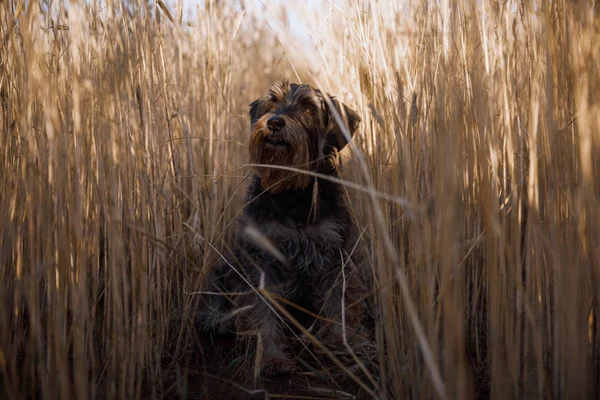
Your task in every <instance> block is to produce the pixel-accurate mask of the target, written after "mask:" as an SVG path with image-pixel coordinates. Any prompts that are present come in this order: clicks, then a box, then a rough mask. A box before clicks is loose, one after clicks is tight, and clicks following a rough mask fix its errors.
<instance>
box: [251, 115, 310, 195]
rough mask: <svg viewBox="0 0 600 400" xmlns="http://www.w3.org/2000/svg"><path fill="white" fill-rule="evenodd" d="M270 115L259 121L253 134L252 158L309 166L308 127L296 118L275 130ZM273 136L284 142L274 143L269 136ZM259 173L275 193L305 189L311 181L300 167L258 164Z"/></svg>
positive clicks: (278, 163) (256, 161)
mask: <svg viewBox="0 0 600 400" xmlns="http://www.w3.org/2000/svg"><path fill="white" fill-rule="evenodd" d="M267 119H268V116H265V117H263V118H261V119H260V120H258V121H257V122H256V124H255V128H254V131H253V132H252V136H251V137H250V145H249V148H250V161H251V162H252V163H253V164H268V165H274V166H278V165H280V166H285V167H293V168H297V169H301V170H304V171H306V170H308V168H309V162H310V153H309V146H308V136H307V134H306V131H305V130H304V128H303V127H302V126H300V125H299V124H298V123H296V122H294V121H287V124H286V126H285V128H284V129H282V130H281V131H279V132H276V133H272V132H270V131H269V130H268V129H267V127H266V120H267ZM273 137H277V138H279V139H281V140H282V144H277V145H273V144H270V143H269V142H268V139H270V138H271V139H272V138H273ZM257 173H258V174H259V175H260V178H261V183H262V186H263V188H264V189H265V190H268V191H270V192H272V193H278V192H283V191H286V190H299V189H304V188H306V187H307V186H308V185H309V184H310V182H311V177H310V175H307V174H304V173H302V172H299V171H288V170H284V169H279V168H268V167H258V168H257Z"/></svg>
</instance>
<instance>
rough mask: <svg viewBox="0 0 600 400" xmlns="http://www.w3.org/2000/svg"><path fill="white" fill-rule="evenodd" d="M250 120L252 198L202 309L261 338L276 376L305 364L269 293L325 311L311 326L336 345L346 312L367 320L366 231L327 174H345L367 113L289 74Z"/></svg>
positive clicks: (209, 280)
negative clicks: (344, 155)
mask: <svg viewBox="0 0 600 400" xmlns="http://www.w3.org/2000/svg"><path fill="white" fill-rule="evenodd" d="M339 121H341V122H342V124H341V125H343V128H342V126H341V125H340V124H339ZM250 122H251V136H250V140H249V151H250V159H251V162H252V164H253V165H255V167H254V171H253V172H254V175H253V177H252V180H251V183H250V185H249V187H248V191H247V194H246V197H245V203H246V205H245V208H244V209H243V213H242V214H241V216H240V217H239V218H238V221H237V230H236V238H235V243H234V245H233V247H232V250H231V254H230V255H229V256H228V257H225V259H223V260H221V262H220V263H218V264H217V266H216V267H215V268H214V269H213V270H212V271H211V272H210V273H209V274H208V276H207V277H206V278H205V287H204V293H205V296H204V298H203V304H201V306H200V312H199V314H198V315H199V320H200V324H201V326H202V328H203V329H205V330H209V331H212V332H216V333H222V334H224V333H227V332H233V333H235V334H236V335H238V336H239V337H243V336H248V335H249V336H251V337H253V338H255V339H256V345H257V346H258V348H257V354H259V353H260V354H261V355H262V356H261V361H260V362H261V369H262V371H263V372H264V373H265V374H268V375H274V374H281V373H287V372H289V371H291V370H292V369H293V368H294V365H295V361H294V360H293V359H291V358H290V354H289V351H290V336H291V335H290V334H289V332H287V331H286V318H284V317H282V316H281V315H280V313H279V312H277V308H276V307H274V305H273V304H272V303H271V302H270V301H269V300H268V299H267V296H264V295H262V294H261V293H263V294H264V293H265V292H264V291H265V290H266V291H268V293H269V294H270V296H268V297H269V298H270V299H274V298H279V299H283V300H284V301H285V302H280V304H281V305H283V306H285V307H286V309H292V310H296V311H297V310H298V309H303V310H304V311H308V313H309V314H313V316H314V315H318V316H319V317H317V318H316V319H314V320H313V321H312V325H311V326H310V327H309V328H310V329H312V330H313V331H314V332H315V335H316V337H317V338H319V340H323V341H324V342H326V343H331V344H333V345H336V344H337V345H339V346H341V345H342V327H341V316H342V313H343V314H344V322H345V325H344V326H348V327H352V328H360V327H361V326H362V324H363V322H362V320H363V317H364V315H365V312H364V305H363V303H362V302H361V301H360V298H361V297H362V296H364V295H365V293H367V291H368V287H369V284H368V281H369V280H368V278H366V275H367V274H365V273H364V271H362V270H361V269H360V267H361V263H362V264H364V262H362V261H360V260H358V259H359V258H360V257H359V254H361V253H362V252H361V251H359V250H357V247H360V246H357V243H358V233H357V232H358V230H357V228H356V226H355V224H354V222H353V219H352V216H351V213H350V209H349V207H348V205H347V203H346V200H345V195H344V193H345V192H344V190H343V186H342V185H341V184H339V182H336V181H335V179H332V180H330V179H324V178H323V177H324V176H326V177H331V178H339V165H340V156H339V151H340V150H342V149H343V148H344V147H345V146H346V144H347V143H348V140H350V139H351V138H352V136H353V135H354V134H355V132H356V131H357V130H358V126H359V123H360V122H361V118H360V117H359V115H358V114H357V113H356V112H355V111H353V110H352V109H350V108H349V107H347V106H346V105H344V104H342V103H340V102H339V101H338V100H337V99H335V98H334V97H331V96H326V95H325V94H323V93H322V92H321V91H320V90H318V89H315V88H313V87H311V86H309V85H303V84H294V83H289V82H288V81H282V82H279V83H276V84H274V85H273V86H272V87H271V88H270V90H269V92H268V94H267V95H265V96H263V97H261V98H259V99H258V100H256V101H254V102H252V103H251V104H250ZM278 167H283V168H278ZM312 173H316V174H312ZM315 175H317V176H315ZM363 269H364V268H363ZM342 300H343V301H342ZM286 303H287V304H286ZM290 304H294V305H296V307H293V306H290ZM343 304H345V307H347V308H343ZM351 305H352V306H351Z"/></svg>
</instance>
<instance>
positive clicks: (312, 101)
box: [290, 85, 319, 107]
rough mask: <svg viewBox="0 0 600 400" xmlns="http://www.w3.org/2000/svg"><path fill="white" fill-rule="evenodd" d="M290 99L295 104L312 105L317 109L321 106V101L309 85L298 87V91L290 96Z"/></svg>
mask: <svg viewBox="0 0 600 400" xmlns="http://www.w3.org/2000/svg"><path fill="white" fill-rule="evenodd" d="M290 97H291V98H290V100H291V101H292V102H293V103H297V104H305V105H311V106H315V107H318V106H319V100H318V97H317V95H316V93H315V91H314V90H313V89H312V88H311V87H310V86H308V85H301V86H298V87H297V88H296V90H295V91H294V92H293V93H291V94H290Z"/></svg>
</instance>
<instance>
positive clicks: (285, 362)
mask: <svg viewBox="0 0 600 400" xmlns="http://www.w3.org/2000/svg"><path fill="white" fill-rule="evenodd" d="M295 367H296V361H295V360H291V359H289V358H286V357H281V356H279V357H268V358H267V359H266V360H265V361H264V363H263V366H262V370H263V374H264V375H265V376H280V375H287V374H289V373H291V372H292V370H293V369H294V368H295Z"/></svg>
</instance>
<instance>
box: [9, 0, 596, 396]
mask: <svg viewBox="0 0 600 400" xmlns="http://www.w3.org/2000/svg"><path fill="white" fill-rule="evenodd" d="M599 7H600V6H599V4H598V2H597V1H591V0H578V1H566V0H552V1H517V0H508V1H502V2H498V1H492V0H481V1H467V0H457V1H448V0H439V1H435V2H433V1H432V2H421V1H416V0H406V1H383V0H373V1H362V0H348V1H335V2H334V1H331V2H329V1H310V2H298V3H295V2H288V3H287V5H286V6H283V2H275V1H263V2H254V1H235V2H234V1H216V0H206V1H201V2H198V4H197V6H196V5H194V6H191V5H190V4H188V3H187V2H184V1H181V0H176V1H173V2H162V1H149V2H147V1H141V0H133V1H127V2H120V1H112V0H108V1H102V0H93V1H91V0H90V1H72V2H67V1H60V0H55V1H46V0H44V1H29V0H6V1H3V2H2V3H1V4H0V41H1V44H0V105H1V109H0V127H1V128H0V279H1V283H0V396H1V397H3V398H7V399H8V398H10V399H24V398H44V399H71V398H77V399H86V398H119V399H136V398H152V399H166V398H200V397H201V396H202V394H203V393H204V395H205V396H208V395H206V392H204V390H205V389H206V387H207V385H209V383H207V382H208V381H207V379H208V376H211V377H212V378H213V383H212V384H216V383H214V382H221V383H222V385H224V388H231V390H233V388H238V389H239V387H243V388H245V389H239V390H241V391H242V393H245V394H242V395H240V396H241V397H240V398H244V396H247V398H249V397H250V395H251V394H253V393H254V394H257V395H258V396H259V397H263V398H266V397H267V396H271V398H273V397H277V396H278V395H279V396H282V395H283V392H278V391H277V390H274V389H270V388H269V387H267V386H264V384H263V383H261V382H256V383H255V382H253V381H250V382H245V381H244V382H241V381H239V380H238V379H237V377H236V376H235V375H231V376H227V375H222V376H217V377H215V376H213V375H214V374H212V373H210V372H207V368H205V366H206V365H207V364H208V363H209V361H210V360H208V359H207V357H205V356H204V355H206V354H207V352H208V351H209V350H210V349H209V348H208V347H210V346H206V345H205V344H203V343H202V341H201V339H200V338H199V334H198V332H197V330H196V329H195V327H194V318H193V315H194V310H195V307H196V305H197V300H198V296H197V295H195V294H194V292H196V291H198V290H199V288H200V284H201V282H202V277H203V274H204V272H205V271H206V270H207V268H210V266H211V265H212V264H213V263H214V262H215V261H216V260H217V259H218V257H219V256H218V253H217V251H222V250H223V249H225V248H226V247H227V246H228V245H230V244H231V237H232V236H231V235H232V233H233V232H232V228H233V226H234V224H233V223H232V222H233V220H234V218H235V216H236V215H237V214H238V213H239V212H240V210H241V209H242V207H243V206H244V204H243V193H244V189H245V187H246V184H247V182H248V179H247V178H248V177H249V174H250V173H251V166H249V165H248V154H247V143H248V138H249V118H248V104H249V103H250V102H251V101H252V100H254V99H256V98H257V97H258V96H260V95H262V94H263V93H264V92H265V91H266V89H267V88H268V87H269V86H270V85H271V84H272V83H273V82H274V81H276V80H279V79H282V78H288V79H290V80H292V81H295V82H298V81H301V82H304V83H309V84H311V85H313V86H318V87H320V88H322V89H323V90H325V91H327V92H328V93H331V94H334V95H337V96H338V98H340V99H341V100H342V101H344V102H345V103H347V104H348V105H350V106H351V107H352V108H353V109H355V110H357V111H358V112H359V114H360V115H361V116H362V123H361V127H360V129H359V131H358V133H357V134H356V136H355V138H354V140H353V142H352V146H349V147H348V148H347V149H344V151H343V153H342V155H343V162H344V172H343V178H344V179H345V181H347V182H348V185H347V186H346V187H347V192H348V196H349V199H350V201H351V204H352V207H353V211H354V213H355V216H356V220H357V221H358V224H359V227H360V229H361V231H364V233H363V237H362V239H363V242H364V244H365V245H366V246H367V247H368V249H369V251H370V260H369V262H370V268H371V269H372V271H373V275H374V276H375V279H376V283H377V286H376V288H375V291H374V292H373V293H372V296H373V298H374V299H375V300H376V303H377V307H378V310H379V315H380V318H379V319H378V322H377V329H376V332H375V338H376V340H375V342H376V351H375V353H374V355H373V357H372V359H371V360H369V363H371V364H372V365H375V366H376V367H374V368H370V374H368V376H365V375H364V374H363V375H356V379H358V380H360V385H357V384H356V382H355V381H354V380H353V379H350V378H348V381H351V382H353V384H354V385H355V386H356V387H360V386H362V389H360V392H359V391H358V390H359V389H356V391H353V390H354V389H352V390H350V389H349V388H350V387H352V388H353V387H355V386H347V385H342V384H341V383H340V382H342V380H343V379H346V378H339V379H340V381H338V382H336V381H329V383H328V384H327V385H328V386H329V387H330V388H331V389H335V390H337V391H336V392H329V393H326V392H324V391H323V390H322V387H321V389H320V390H317V389H316V388H315V387H313V386H310V385H308V384H306V383H305V384H304V386H303V387H302V389H303V390H304V392H303V394H298V395H297V396H298V398H308V396H312V397H311V398H315V397H317V398H318V397H319V396H325V395H326V396H329V398H331V397H334V398H345V397H348V395H352V394H356V393H360V397H361V398H363V397H364V398H387V399H404V398H413V399H426V398H448V399H469V398H492V399H507V398H540V399H541V398H544V399H584V398H589V399H592V398H599V397H600V322H599V320H598V319H599V317H600V249H599V248H600V242H599V241H600V45H599V43H600V11H599ZM301 382H302V381H301ZM301 382H300V383H295V385H296V386H297V387H298V386H302V383H301ZM235 385H238V386H235ZM327 385H325V386H327ZM365 388H366V389H365ZM367 389H368V390H367ZM236 390H237V389H236ZM286 390H287V389H286ZM290 390H291V389H290ZM215 396H216V395H215ZM302 396H304V397H302ZM209 397H210V396H209ZM213 398H214V396H213ZM228 398H233V397H228Z"/></svg>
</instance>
